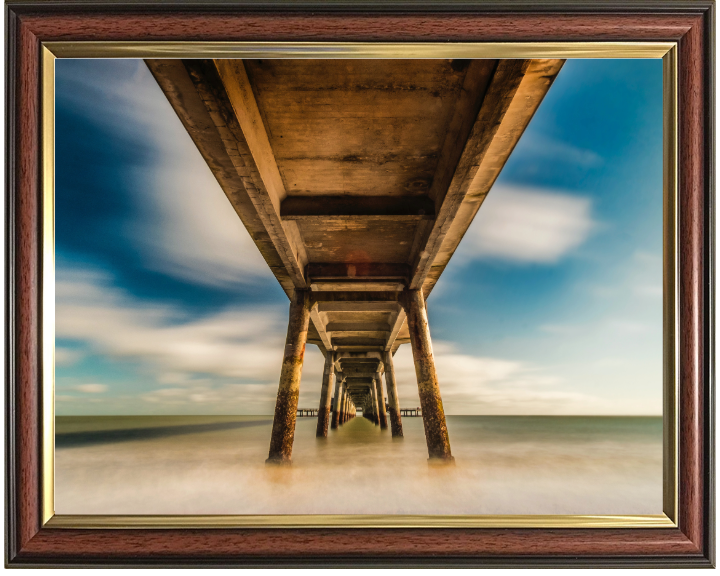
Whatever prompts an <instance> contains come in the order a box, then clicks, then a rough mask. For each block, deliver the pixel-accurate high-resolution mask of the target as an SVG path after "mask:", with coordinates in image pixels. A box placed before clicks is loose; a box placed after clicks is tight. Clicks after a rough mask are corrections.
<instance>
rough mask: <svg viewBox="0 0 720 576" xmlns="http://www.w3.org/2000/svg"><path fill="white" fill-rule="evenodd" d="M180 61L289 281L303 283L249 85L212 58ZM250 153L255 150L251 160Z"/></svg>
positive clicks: (300, 252)
mask: <svg viewBox="0 0 720 576" xmlns="http://www.w3.org/2000/svg"><path fill="white" fill-rule="evenodd" d="M218 62H221V63H222V62H223V61H218ZM183 63H184V65H185V67H186V69H187V71H188V73H189V75H190V78H191V79H192V81H193V83H194V85H195V88H196V90H197V93H198V94H199V95H200V98H201V99H202V100H203V102H204V103H205V106H206V108H207V110H208V112H209V113H210V116H211V118H212V119H213V121H214V123H215V126H216V128H217V129H218V131H222V133H223V135H224V137H223V143H224V145H225V149H226V151H227V154H228V156H229V157H230V159H231V160H232V162H233V164H234V166H235V169H236V170H237V172H238V174H240V176H241V177H242V179H243V185H244V186H245V190H246V191H247V193H248V196H249V197H250V200H251V201H252V203H253V204H254V206H255V209H256V212H257V214H258V216H259V217H260V219H261V220H262V223H263V225H264V227H265V231H266V233H267V234H268V236H269V238H270V240H271V241H272V243H273V244H274V245H275V248H276V250H277V252H278V254H279V255H280V257H281V258H282V261H283V263H284V264H285V267H286V268H287V271H288V274H289V275H290V277H291V278H292V280H293V283H294V286H295V287H296V288H306V287H307V285H306V283H305V278H304V276H303V272H304V268H305V264H306V263H307V262H306V261H303V257H304V247H303V246H302V243H300V245H298V244H297V243H296V242H295V241H294V240H293V238H291V237H290V236H289V235H288V233H287V231H286V230H285V228H284V227H283V223H282V221H281V220H280V216H279V209H280V202H281V201H282V199H283V194H284V189H282V188H280V186H281V184H282V181H281V182H280V183H278V182H277V180H276V179H275V178H274V177H273V176H272V160H271V159H270V157H269V156H271V153H272V150H270V151H269V152H268V150H267V149H266V148H265V147H264V146H263V144H262V141H263V136H262V132H263V131H264V128H263V126H262V121H261V120H260V121H258V119H259V114H258V113H257V104H255V105H254V109H253V102H254V99H253V101H251V100H250V99H249V98H248V94H247V90H248V89H249V86H233V85H230V83H229V82H230V81H231V80H233V81H234V80H235V79H239V78H240V76H241V74H240V73H239V72H238V73H237V74H236V76H235V77H232V78H231V77H230V76H229V74H228V72H227V70H226V67H225V66H221V68H222V69H223V71H224V73H225V81H224V80H223V78H222V77H221V74H220V72H219V69H218V67H217V66H216V62H214V61H212V60H184V61H183ZM245 78H247V76H245ZM250 96H252V90H251V89H250ZM256 115H257V117H256ZM241 119H242V125H241V123H240V120H241ZM265 140H267V135H265ZM251 142H252V146H253V148H252V149H251V145H250V143H251ZM254 153H255V154H257V155H258V161H257V162H256V160H255V157H254V155H253V154H254ZM258 162H259V163H258ZM275 170H277V166H275Z"/></svg>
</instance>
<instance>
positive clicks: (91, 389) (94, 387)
mask: <svg viewBox="0 0 720 576" xmlns="http://www.w3.org/2000/svg"><path fill="white" fill-rule="evenodd" d="M68 390H75V391H76V392H84V393H86V394H102V393H103V392H107V390H108V385H107V384H77V385H76V386H70V387H69V388H68Z"/></svg>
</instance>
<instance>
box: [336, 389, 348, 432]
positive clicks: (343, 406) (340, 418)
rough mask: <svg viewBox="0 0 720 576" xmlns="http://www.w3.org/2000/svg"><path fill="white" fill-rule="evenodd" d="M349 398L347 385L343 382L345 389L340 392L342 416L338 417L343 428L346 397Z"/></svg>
mask: <svg viewBox="0 0 720 576" xmlns="http://www.w3.org/2000/svg"><path fill="white" fill-rule="evenodd" d="M346 396H347V385H346V384H345V383H344V382H343V387H342V389H341V390H340V416H339V417H338V418H339V420H338V422H339V424H340V426H342V425H343V424H345V397H346Z"/></svg>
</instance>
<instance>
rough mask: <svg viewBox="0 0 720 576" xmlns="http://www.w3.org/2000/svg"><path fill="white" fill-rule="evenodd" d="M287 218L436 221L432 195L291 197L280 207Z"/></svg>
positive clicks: (281, 213)
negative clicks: (434, 219) (370, 218)
mask: <svg viewBox="0 0 720 576" xmlns="http://www.w3.org/2000/svg"><path fill="white" fill-rule="evenodd" d="M280 216H281V217H282V219H283V220H302V219H306V218H322V219H323V221H325V219H326V218H327V217H332V218H368V217H372V218H384V219H389V220H393V219H395V218H401V219H408V218H411V219H414V220H432V219H433V218H434V217H435V203H434V202H433V200H432V199H431V198H430V197H428V196H349V195H348V196H289V197H288V198H286V199H285V200H284V201H283V202H282V204H281V206H280Z"/></svg>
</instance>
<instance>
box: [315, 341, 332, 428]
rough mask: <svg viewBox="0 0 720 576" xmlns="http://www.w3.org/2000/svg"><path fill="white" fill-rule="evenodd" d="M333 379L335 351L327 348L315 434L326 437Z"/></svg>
mask: <svg viewBox="0 0 720 576" xmlns="http://www.w3.org/2000/svg"><path fill="white" fill-rule="evenodd" d="M334 380H335V352H332V351H330V350H328V352H327V355H326V356H325V368H324V369H323V380H322V389H321V390H320V407H319V408H318V422H317V430H316V431H315V436H317V437H318V438H327V433H328V424H330V401H331V400H332V396H331V394H332V389H333V384H334Z"/></svg>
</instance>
